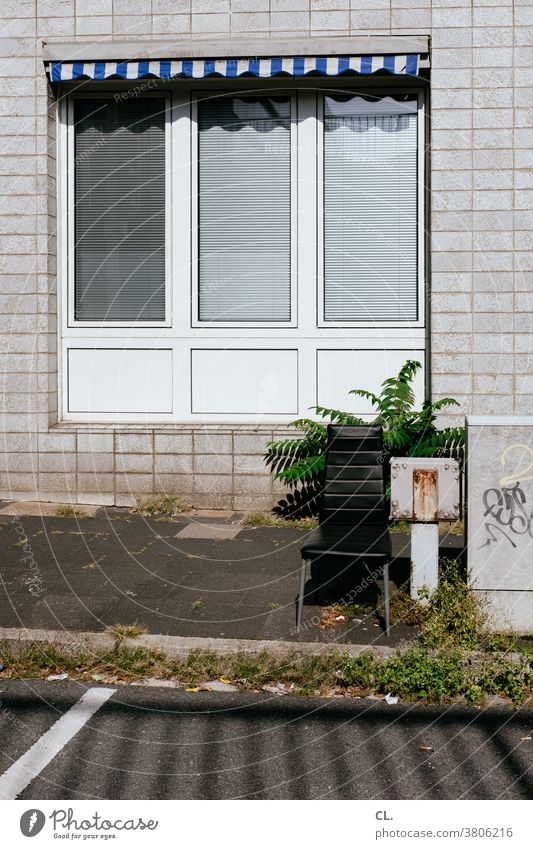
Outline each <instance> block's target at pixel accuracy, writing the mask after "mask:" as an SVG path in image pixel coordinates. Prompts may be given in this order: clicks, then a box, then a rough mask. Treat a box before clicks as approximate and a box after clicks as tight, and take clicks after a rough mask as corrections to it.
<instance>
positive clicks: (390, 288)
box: [323, 96, 419, 324]
mask: <svg viewBox="0 0 533 849" xmlns="http://www.w3.org/2000/svg"><path fill="white" fill-rule="evenodd" d="M323 111H324V115H323V148H324V151H323V157H324V172H323V204H324V212H323V216H324V220H323V273H324V293H323V297H324V304H323V309H324V321H325V322H335V323H337V324H346V323H351V322H375V323H376V324H380V323H384V322H415V321H417V319H418V272H419V269H418V249H419V247H418V242H419V236H418V126H417V120H418V119H417V101H416V99H413V100H408V101H405V102H401V101H397V100H394V99H392V98H384V99H381V100H377V101H368V100H366V99H365V98H363V97H346V96H338V97H325V98H324V110H323Z"/></svg>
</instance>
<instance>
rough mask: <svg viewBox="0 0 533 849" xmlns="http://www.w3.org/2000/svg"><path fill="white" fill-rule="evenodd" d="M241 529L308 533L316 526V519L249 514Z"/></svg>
mask: <svg viewBox="0 0 533 849" xmlns="http://www.w3.org/2000/svg"><path fill="white" fill-rule="evenodd" d="M241 524H242V526H243V528H294V530H297V531H302V532H304V531H310V530H312V529H313V528H316V527H317V525H318V521H317V519H311V518H307V519H292V520H291V519H279V518H276V517H275V516H271V515H270V514H269V513H250V514H249V515H248V516H245V517H244V519H243V520H242V522H241Z"/></svg>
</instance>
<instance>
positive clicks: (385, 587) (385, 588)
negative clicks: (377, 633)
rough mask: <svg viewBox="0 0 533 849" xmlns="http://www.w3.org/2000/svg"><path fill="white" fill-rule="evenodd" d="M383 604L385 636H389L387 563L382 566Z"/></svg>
mask: <svg viewBox="0 0 533 849" xmlns="http://www.w3.org/2000/svg"><path fill="white" fill-rule="evenodd" d="M383 602H384V606H385V634H386V635H387V637H388V636H389V634H390V587H389V562H388V561H387V562H386V563H385V565H384V566H383Z"/></svg>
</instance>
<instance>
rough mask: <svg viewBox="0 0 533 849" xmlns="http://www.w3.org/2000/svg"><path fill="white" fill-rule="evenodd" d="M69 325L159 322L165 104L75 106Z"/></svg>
mask: <svg viewBox="0 0 533 849" xmlns="http://www.w3.org/2000/svg"><path fill="white" fill-rule="evenodd" d="M74 139H75V143H74V164H75V170H74V240H75V245H74V255H75V275H74V284H75V285H74V319H75V320H76V321H84V322H85V321H89V322H91V321H95V322H102V321H113V322H136V321H163V320H164V318H165V100H164V99H163V98H155V97H154V98H143V99H135V100H120V99H118V98H113V97H109V98H107V97H106V98H102V97H98V98H85V97H83V98H78V99H76V100H75V101H74Z"/></svg>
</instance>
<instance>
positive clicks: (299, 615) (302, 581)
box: [296, 557, 309, 631]
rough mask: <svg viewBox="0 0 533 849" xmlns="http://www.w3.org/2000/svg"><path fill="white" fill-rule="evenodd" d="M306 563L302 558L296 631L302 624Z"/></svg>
mask: <svg viewBox="0 0 533 849" xmlns="http://www.w3.org/2000/svg"><path fill="white" fill-rule="evenodd" d="M308 563H309V561H308V560H306V559H305V558H304V557H302V565H301V567H300V589H299V592H298V606H297V609H296V629H297V630H298V631H299V630H300V626H301V624H302V613H303V609H304V594H305V569H306V566H307V564H308Z"/></svg>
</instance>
